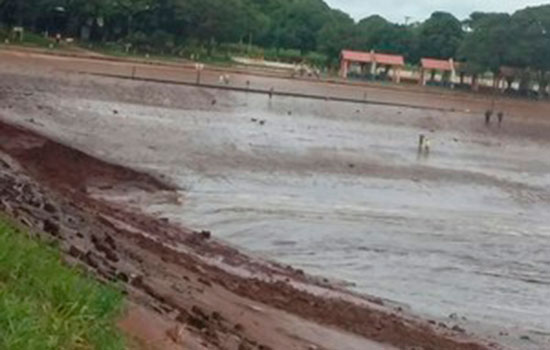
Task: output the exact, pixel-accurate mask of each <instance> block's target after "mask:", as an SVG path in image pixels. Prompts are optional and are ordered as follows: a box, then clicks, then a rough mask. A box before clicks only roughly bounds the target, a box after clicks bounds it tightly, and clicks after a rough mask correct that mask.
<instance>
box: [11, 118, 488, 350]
mask: <svg viewBox="0 0 550 350" xmlns="http://www.w3.org/2000/svg"><path fill="white" fill-rule="evenodd" d="M0 154H1V156H0V210H2V211H5V212H7V213H8V214H9V215H11V216H13V217H15V218H16V219H17V220H19V221H20V222H21V223H23V224H25V225H27V226H29V227H31V228H35V229H37V230H42V231H44V232H46V233H47V234H48V237H47V238H48V239H55V240H57V241H59V242H60V243H61V244H60V245H61V247H62V249H63V251H64V252H65V253H66V254H67V256H68V257H69V259H70V260H72V261H78V262H79V263H81V264H84V265H86V266H87V267H88V268H89V269H90V270H91V271H92V272H93V273H95V274H97V275H98V276H99V277H100V278H103V279H107V280H116V281H119V282H120V283H121V284H122V286H123V287H124V288H125V290H126V291H127V292H128V294H129V296H130V299H131V300H132V301H133V302H135V303H136V304H137V305H139V307H140V308H143V309H144V310H149V312H154V314H155V315H156V316H155V317H159V318H160V319H162V320H163V322H165V323H164V324H165V325H166V332H164V333H163V334H164V335H165V338H166V339H163V340H162V344H164V345H162V346H164V347H165V348H170V346H174V345H175V344H176V343H181V344H180V345H182V344H185V345H186V346H187V348H191V349H193V348H217V349H270V348H271V349H338V350H340V349H393V348H398V349H426V350H427V349H457V350H461V349H465V350H474V349H488V348H496V345H493V346H492V347H490V346H488V345H487V346H485V345H482V344H481V343H477V342H475V341H473V340H472V339H469V337H468V336H467V335H465V334H464V333H463V331H462V330H461V329H460V327H454V329H452V328H453V326H454V325H453V324H452V323H451V324H431V323H429V322H424V321H421V320H417V319H414V318H413V317H411V316H408V315H405V314H404V313H403V312H402V311H401V310H400V309H399V308H394V307H391V306H385V305H383V304H384V303H383V302H381V301H379V300H376V299H372V300H366V299H359V298H358V297H356V296H352V295H350V294H347V293H345V292H342V291H340V290H338V289H337V288H335V287H333V286H331V285H330V283H328V281H322V280H317V279H313V278H310V277H308V276H305V275H304V274H303V273H302V272H301V271H296V270H294V269H292V268H290V267H286V266H280V265H276V264H269V263H264V262H260V261H257V260H253V259H249V258H248V257H247V256H245V255H242V254H241V253H239V252H238V251H236V250H234V249H232V248H229V247H226V246H225V245H223V244H221V243H219V242H217V241H215V240H214V239H213V238H212V237H211V234H210V232H194V231H192V230H186V229H184V228H181V227H178V226H176V225H173V224H171V223H170V222H167V221H166V220H158V219H155V218H153V217H150V216H148V215H145V214H143V213H139V212H129V211H127V210H126V209H125V208H124V207H122V206H120V205H115V204H113V203H108V202H105V201H101V200H97V199H93V198H92V197H91V195H90V193H91V192H93V191H94V189H97V188H116V189H119V190H120V191H127V192H132V191H142V192H145V193H150V194H153V193H154V194H155V195H157V196H158V195H162V196H165V197H166V200H175V201H176V200H178V198H177V196H176V195H175V193H174V192H172V191H171V188H170V186H169V185H167V184H165V183H163V182H161V181H159V180H157V179H154V178H152V177H150V176H147V175H144V174H139V173H137V172H134V171H131V170H128V169H125V168H122V167H119V166H114V165H110V164H107V163H104V162H102V161H99V160H97V159H94V158H91V157H89V156H87V155H85V154H84V153H81V152H79V151H75V150H72V149H69V148H67V147H65V146H63V145H60V144H58V143H56V142H53V141H50V140H47V139H45V138H43V137H41V136H39V135H36V134H33V133H30V132H28V131H25V130H22V129H19V128H15V127H12V126H10V125H7V124H0ZM214 236H215V233H214ZM229 271H233V272H234V273H230V272H229ZM157 324H158V323H157ZM130 328H132V327H130ZM134 328H135V327H134ZM145 328H147V327H145ZM170 339H171V340H170ZM384 344H386V345H384ZM157 345H158V344H157Z"/></svg>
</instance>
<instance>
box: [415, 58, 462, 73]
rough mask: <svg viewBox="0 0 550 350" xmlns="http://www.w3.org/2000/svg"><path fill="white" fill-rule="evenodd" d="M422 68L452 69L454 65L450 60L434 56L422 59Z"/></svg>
mask: <svg viewBox="0 0 550 350" xmlns="http://www.w3.org/2000/svg"><path fill="white" fill-rule="evenodd" d="M420 61H421V63H422V68H424V69H435V70H440V71H452V70H453V69H454V67H453V66H452V64H451V62H450V61H449V60H437V59H434V58H423V59H421V60H420Z"/></svg>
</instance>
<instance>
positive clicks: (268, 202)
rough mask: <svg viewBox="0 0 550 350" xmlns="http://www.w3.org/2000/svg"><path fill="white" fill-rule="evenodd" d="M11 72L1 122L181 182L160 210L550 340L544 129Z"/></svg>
mask: <svg viewBox="0 0 550 350" xmlns="http://www.w3.org/2000/svg"><path fill="white" fill-rule="evenodd" d="M12 78H13V79H14V81H13V84H12V85H10V87H9V89H8V88H6V87H5V86H4V87H3V88H4V90H3V96H4V99H3V101H2V102H1V105H0V114H1V116H2V118H4V119H6V120H11V121H15V122H17V123H20V124H23V125H25V126H27V127H30V128H33V129H35V130H38V131H40V132H42V133H45V134H47V135H49V136H53V137H55V138H56V139H59V140H61V141H63V142H65V143H68V144H70V145H72V146H75V147H78V148H80V149H82V150H84V151H86V152H89V153H91V154H93V155H95V156H99V157H101V158H103V159H106V160H109V161H114V162H117V163H120V164H123V165H128V166H131V167H133V168H136V169H140V170H146V171H148V172H152V173H155V174H161V175H162V176H164V177H165V178H167V179H169V180H170V181H172V182H174V183H176V184H177V185H178V187H179V188H181V191H180V193H181V197H182V203H181V205H174V204H170V203H165V202H162V201H151V200H145V199H139V198H138V199H136V201H137V202H136V204H137V205H140V206H141V207H143V208H145V209H146V210H147V211H149V212H153V213H156V214H157V215H159V216H162V217H166V218H169V219H170V220H173V221H177V222H180V223H182V224H183V225H185V226H189V227H193V228H197V229H208V230H212V232H213V234H214V236H215V237H217V238H220V239H223V240H226V241H228V242H230V243H231V244H233V245H235V246H238V247H240V248H243V249H245V250H246V251H249V252H250V253H252V254H253V255H256V256H259V257H261V258H264V259H270V260H276V261H280V262H283V263H286V264H291V265H293V266H295V267H297V268H302V269H304V270H305V271H306V272H308V273H312V274H317V275H322V276H325V277H329V278H333V279H337V280H341V281H346V282H348V283H350V288H351V289H353V290H355V291H357V292H360V293H367V294H370V295H375V296H378V297H382V298H386V299H389V300H393V301H396V302H398V303H403V304H405V305H407V306H410V307H411V308H412V310H413V311H414V312H416V313H421V314H426V315H430V317H434V318H442V317H448V316H449V315H450V314H453V313H456V314H457V315H458V317H465V318H466V319H468V320H471V321H477V322H481V323H483V324H488V325H492V326H495V327H499V328H506V329H515V328H517V329H526V330H529V331H532V332H536V333H539V334H540V333H550V306H548V305H547V304H548V303H547V300H548V299H549V298H550V259H549V258H548V247H549V246H550V216H548V212H549V210H550V190H549V188H550V175H548V174H550V154H549V153H548V152H547V150H548V145H549V144H548V140H547V137H546V135H548V132H549V131H550V127H549V125H550V124H548V122H547V121H545V120H541V119H538V118H535V117H532V116H529V117H523V116H521V115H514V116H510V117H508V116H507V117H506V118H505V120H504V123H503V124H502V126H501V127H499V126H498V125H497V123H496V121H494V122H493V123H492V124H491V125H490V126H489V127H487V126H486V125H484V121H483V117H482V115H481V114H479V115H478V114H474V113H458V112H457V113H451V112H440V111H433V110H421V109H405V108H396V107H381V106H371V105H356V104H350V103H337V102H333V101H312V100H307V99H293V98H281V97H275V98H273V99H269V98H268V97H267V96H262V95H253V94H246V93H232V92H227V91H226V92H220V91H216V90H207V89H197V88H191V87H181V86H164V85H161V84H153V83H139V82H132V81H118V80H114V79H105V78H101V79H100V78H93V79H92V78H86V77H84V78H81V79H78V80H69V81H54V80H52V81H48V80H46V81H44V80H41V79H37V78H36V79H35V78H30V77H25V78H22V77H19V78H16V77H12ZM25 92H31V95H24V93H25ZM31 102H32V103H31ZM419 134H425V135H427V136H428V137H429V139H430V140H431V151H430V153H429V155H421V156H419V155H418V153H417V142H418V136H419ZM546 341H547V340H546Z"/></svg>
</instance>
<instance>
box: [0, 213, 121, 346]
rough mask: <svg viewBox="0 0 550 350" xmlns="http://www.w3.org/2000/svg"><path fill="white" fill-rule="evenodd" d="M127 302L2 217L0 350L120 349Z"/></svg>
mask: <svg viewBox="0 0 550 350" xmlns="http://www.w3.org/2000/svg"><path fill="white" fill-rule="evenodd" d="M122 306H123V297H122V294H121V293H120V292H119V291H117V290H116V289H115V288H112V287H109V286H105V285H102V284H100V283H98V282H96V281H95V280H93V279H92V278H89V277H87V276H85V274H84V273H83V272H82V271H80V270H78V269H75V268H70V267H68V266H67V265H66V264H64V263H63V262H62V259H61V257H60V254H59V253H58V252H57V250H56V249H54V248H52V247H50V246H48V245H46V244H44V243H42V242H39V241H36V240H34V239H31V238H29V237H28V236H27V235H26V234H25V233H24V232H23V231H21V230H20V229H18V228H16V227H14V226H13V225H11V224H9V223H8V222H7V221H6V220H4V219H2V217H0V349H6V350H8V349H9V350H50V349H51V350H80V349H82V350H86V349H98V350H119V349H124V347H125V344H124V339H123V337H122V335H121V334H120V333H119V331H118V329H117V328H116V324H115V322H116V320H117V318H118V317H119V315H120V313H121V312H122Z"/></svg>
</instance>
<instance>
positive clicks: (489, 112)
mask: <svg viewBox="0 0 550 350" xmlns="http://www.w3.org/2000/svg"><path fill="white" fill-rule="evenodd" d="M492 115H493V111H492V110H490V109H488V110H487V111H485V125H489V124H491V116H492Z"/></svg>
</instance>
